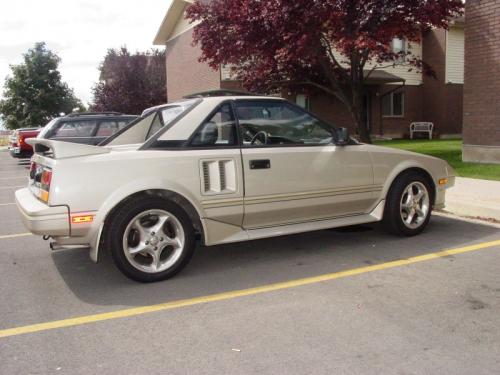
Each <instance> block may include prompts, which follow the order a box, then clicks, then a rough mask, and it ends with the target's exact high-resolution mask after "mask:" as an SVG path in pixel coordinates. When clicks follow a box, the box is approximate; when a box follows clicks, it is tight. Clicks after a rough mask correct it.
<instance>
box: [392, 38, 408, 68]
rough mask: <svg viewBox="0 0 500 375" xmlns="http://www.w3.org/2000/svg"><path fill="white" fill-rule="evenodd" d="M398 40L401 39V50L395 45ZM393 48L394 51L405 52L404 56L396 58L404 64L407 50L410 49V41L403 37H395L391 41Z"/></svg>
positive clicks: (397, 62) (396, 60)
mask: <svg viewBox="0 0 500 375" xmlns="http://www.w3.org/2000/svg"><path fill="white" fill-rule="evenodd" d="M396 41H398V42H399V41H401V44H402V48H401V49H400V50H397V49H396V47H395V42H396ZM391 50H392V52H393V53H400V52H404V55H403V56H400V57H399V58H397V59H395V63H396V64H404V63H405V61H406V52H407V51H408V43H407V42H406V39H401V38H393V39H392V42H391Z"/></svg>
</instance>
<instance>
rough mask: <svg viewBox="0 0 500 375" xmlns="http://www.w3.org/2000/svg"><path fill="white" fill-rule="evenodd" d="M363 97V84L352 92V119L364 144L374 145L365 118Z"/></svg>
mask: <svg viewBox="0 0 500 375" xmlns="http://www.w3.org/2000/svg"><path fill="white" fill-rule="evenodd" d="M363 95H364V90H363V86H362V83H361V84H359V85H355V87H354V88H353V90H352V107H351V108H350V111H349V112H350V113H351V117H352V119H353V121H354V124H355V125H356V129H357V130H358V133H359V138H360V141H361V142H363V143H372V139H371V137H370V131H369V130H368V126H367V125H368V124H367V123H366V121H365V118H364V116H363V111H364V108H363Z"/></svg>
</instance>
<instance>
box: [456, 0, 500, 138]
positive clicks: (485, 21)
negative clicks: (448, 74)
mask: <svg viewBox="0 0 500 375" xmlns="http://www.w3.org/2000/svg"><path fill="white" fill-rule="evenodd" d="M465 6H466V14H467V16H466V25H465V85H464V144H465V145H485V146H500V1H499V0H467V1H466V5H465Z"/></svg>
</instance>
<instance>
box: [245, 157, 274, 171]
mask: <svg viewBox="0 0 500 375" xmlns="http://www.w3.org/2000/svg"><path fill="white" fill-rule="evenodd" d="M270 168H271V160H269V159H263V160H250V169H270Z"/></svg>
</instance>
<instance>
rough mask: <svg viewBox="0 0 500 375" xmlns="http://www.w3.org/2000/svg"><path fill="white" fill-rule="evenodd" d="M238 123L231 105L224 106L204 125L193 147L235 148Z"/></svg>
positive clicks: (193, 140)
mask: <svg viewBox="0 0 500 375" xmlns="http://www.w3.org/2000/svg"><path fill="white" fill-rule="evenodd" d="M237 144H238V138H237V136H236V121H235V119H234V114H233V110H232V108H231V105H230V104H229V103H226V104H223V105H222V106H221V107H220V108H219V109H218V110H217V111H216V112H215V114H214V115H213V116H212V117H211V118H209V119H208V120H207V121H205V122H204V123H203V125H202V126H201V127H200V128H199V130H198V131H197V132H196V134H195V135H194V137H193V138H192V140H191V145H192V146H197V147H200V146H202V147H205V146H210V147H211V146H215V147H216V146H235V145H237Z"/></svg>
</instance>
